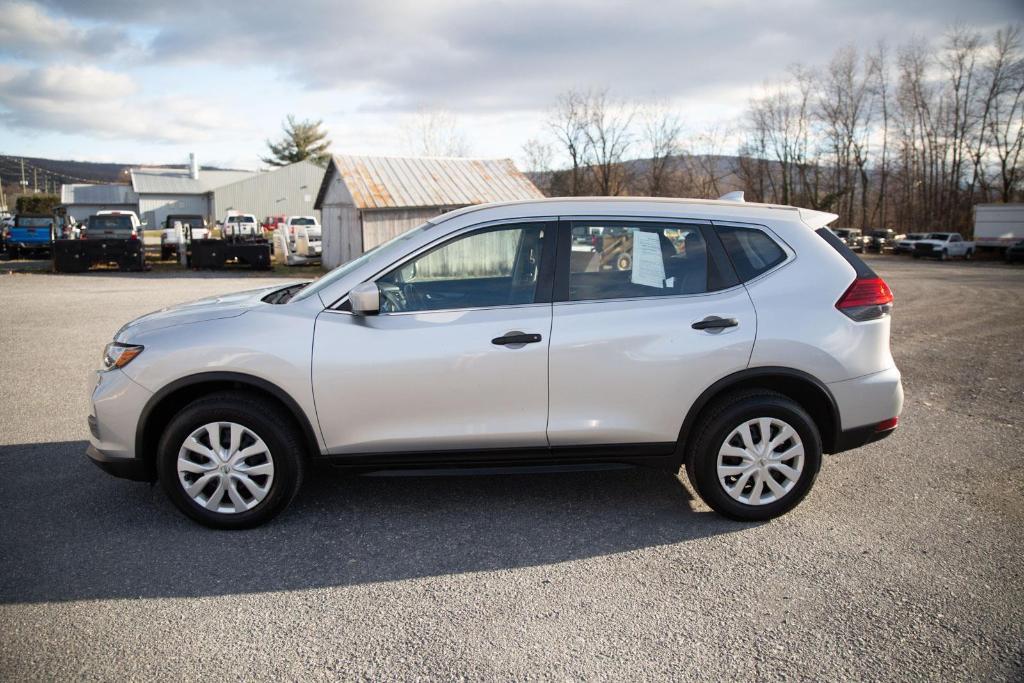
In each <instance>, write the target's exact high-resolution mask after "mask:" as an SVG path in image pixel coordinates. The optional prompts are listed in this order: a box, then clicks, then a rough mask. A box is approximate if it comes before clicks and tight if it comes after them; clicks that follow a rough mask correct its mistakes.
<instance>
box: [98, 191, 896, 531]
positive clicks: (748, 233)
mask: <svg viewBox="0 0 1024 683" xmlns="http://www.w3.org/2000/svg"><path fill="white" fill-rule="evenodd" d="M834 219H835V216H834V215H832V214H826V213H821V212H817V211H808V210H805V209H796V208H792V207H784V206H769V205H760V204H746V203H743V202H737V201H696V200H655V199H603V198H599V199H552V200H544V201H531V202H524V203H511V204H501V205H488V206H479V207H471V208H467V209H462V210H459V211H455V212H452V213H448V214H445V215H443V216H440V217H438V218H436V219H434V220H432V221H430V222H427V223H425V224H424V225H422V226H420V227H418V228H416V229H414V230H411V231H409V232H407V233H405V234H402V235H401V236H399V237H397V238H395V239H393V240H391V241H390V242H387V243H385V244H382V245H380V246H378V247H377V248H376V249H373V250H372V251H369V252H367V253H365V254H363V255H362V256H360V257H359V258H357V259H355V260H354V261H351V262H349V263H347V264H345V265H343V266H341V267H339V268H337V269H335V270H333V271H331V272H330V273H328V274H327V275H326V276H324V277H322V278H320V279H319V280H317V281H315V282H313V283H311V284H305V283H301V284H294V285H291V286H288V287H276V288H271V289H263V290H257V291H253V292H247V293H242V294H233V295H229V296H224V297H219V298H216V299H210V300H204V301H198V302H195V303H191V304H185V305H182V306H178V307H175V308H171V309H166V310H163V311H158V312H156V313H152V314H149V315H146V316H143V317H142V318H139V319H138V320H135V321H133V322H131V323H128V324H127V325H125V326H124V327H123V328H121V330H120V331H119V332H118V333H117V335H116V337H115V339H114V341H113V342H112V343H111V344H110V345H108V347H107V349H106V353H105V358H104V365H105V369H103V370H101V371H100V372H99V373H98V382H97V384H96V388H95V390H94V392H93V398H92V407H93V412H92V414H91V415H90V416H89V426H90V430H91V432H92V438H91V446H90V448H89V455H90V456H91V457H92V459H93V460H94V461H95V462H96V463H97V464H98V465H99V466H100V467H102V468H103V469H105V470H107V471H108V472H110V473H112V474H115V475H118V476H123V477H127V478H130V479H139V480H148V481H152V480H155V479H159V480H160V482H161V484H162V486H163V488H164V490H165V491H166V493H167V495H168V496H169V497H170V498H171V500H172V501H174V503H175V504H176V505H177V506H178V507H179V508H180V509H181V510H182V511H183V512H184V513H185V514H187V515H188V516H189V517H191V518H193V519H195V520H197V521H199V522H201V523H203V524H207V525H210V526H214V527H221V528H241V527H250V526H253V525H256V524H259V523H262V522H264V521H266V520H268V519H270V518H271V517H273V516H274V515H276V514H277V513H279V512H281V511H282V510H283V509H284V508H285V506H287V505H288V503H289V501H291V499H292V498H293V497H294V496H295V494H296V492H297V491H298V490H299V486H300V483H301V481H302V475H303V470H304V469H305V468H306V466H307V464H308V463H310V462H311V461H313V460H321V461H329V462H331V463H333V464H336V465H342V466H347V467H352V468H357V469H359V470H362V471H368V470H370V471H372V470H381V469H385V468H391V467H400V468H410V467H424V466H438V465H440V466H444V467H481V466H494V465H526V464H529V465H538V464H560V465H561V464H565V463H573V464H582V463H587V464H589V463H608V462H615V463H629V464H636V465H646V466H653V467H657V468H661V469H663V470H665V471H667V472H671V473H673V474H675V473H678V472H679V470H680V469H681V468H683V467H685V469H686V473H687V475H688V476H689V479H690V482H691V483H692V485H693V488H694V489H695V490H696V491H697V493H699V494H700V496H701V497H702V498H703V499H704V501H705V502H706V503H707V504H708V505H709V506H711V507H712V508H714V509H715V510H717V511H718V512H720V513H722V514H724V515H726V516H729V517H731V518H734V519H740V520H763V519H768V518H771V517H775V516H777V515H780V514H783V513H785V512H787V511H788V510H790V509H792V508H793V507H794V506H795V505H796V504H797V503H798V502H800V500H801V499H802V498H803V497H804V496H805V495H806V494H807V492H808V491H809V490H810V488H811V485H812V484H813V482H814V479H815V476H816V475H817V473H818V469H819V467H820V465H821V457H822V454H823V453H835V452H838V451H843V450H847V449H850V448H854V447H857V446H861V445H863V444H866V443H868V442H871V441H875V440H877V439H880V438H882V437H884V436H887V435H888V434H890V433H892V431H893V430H894V429H895V427H896V424H897V416H898V415H899V413H900V409H901V407H902V403H903V389H902V386H901V383H900V374H899V371H898V370H897V369H896V366H895V365H894V363H893V359H892V355H891V354H890V352H889V324H890V314H891V311H892V294H891V293H890V291H889V288H888V287H887V286H886V284H885V282H883V281H882V280H881V279H880V278H879V277H878V276H877V275H875V273H873V272H872V271H871V269H870V268H868V266H866V265H865V264H864V262H863V261H861V260H860V258H858V257H857V256H856V255H854V254H853V253H852V252H851V251H850V250H849V248H848V247H847V246H846V245H845V244H844V243H843V242H842V241H841V240H839V239H838V238H837V237H836V236H835V235H834V234H832V233H831V232H830V231H829V230H828V229H827V228H825V226H826V225H827V224H828V223H829V222H830V221H832V220H834ZM574 235H577V236H578V235H583V236H586V237H587V239H584V240H579V239H574ZM332 237H333V242H334V243H333V244H332ZM324 238H325V239H324V248H325V251H327V252H328V253H330V251H331V250H332V249H337V248H338V244H337V240H338V239H339V238H338V236H335V235H332V234H331V232H330V230H327V231H326V232H325V235H324Z"/></svg>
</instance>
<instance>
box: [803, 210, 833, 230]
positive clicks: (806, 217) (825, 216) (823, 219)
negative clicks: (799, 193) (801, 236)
mask: <svg viewBox="0 0 1024 683" xmlns="http://www.w3.org/2000/svg"><path fill="white" fill-rule="evenodd" d="M797 211H799V212H800V220H802V221H803V222H804V224H805V225H807V227H809V228H810V229H811V230H818V229H819V228H824V227H825V226H826V225H828V224H829V223H831V222H832V221H834V220H835V219H837V218H839V214H837V213H828V212H827V211H814V210H813V209H797Z"/></svg>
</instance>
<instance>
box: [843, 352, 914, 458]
mask: <svg viewBox="0 0 1024 683" xmlns="http://www.w3.org/2000/svg"><path fill="white" fill-rule="evenodd" d="M828 389H829V391H830V392H832V396H833V397H834V398H835V402H836V406H837V407H838V409H839V421H840V430H839V432H838V434H837V435H836V439H835V443H834V444H833V447H832V449H831V452H834V453H838V452H840V451H846V450H850V449H851V448H857V447H858V446H863V445H865V444H868V443H871V442H872V441H878V440H879V439H884V438H885V437H886V436H888V435H889V434H891V433H892V431H893V430H892V429H891V428H890V429H888V430H883V431H878V429H877V427H878V425H880V424H881V423H883V422H885V421H886V420H890V419H892V418H894V417H898V416H899V414H900V412H901V411H902V410H903V382H902V379H901V377H900V371H899V370H898V369H897V368H896V366H893V367H891V368H889V369H887V370H882V371H881V372H875V373H872V374H870V375H864V376H863V377H855V378H854V379H848V380H845V381H843V382H833V383H832V384H829V385H828Z"/></svg>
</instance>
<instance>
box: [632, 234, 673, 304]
mask: <svg viewBox="0 0 1024 683" xmlns="http://www.w3.org/2000/svg"><path fill="white" fill-rule="evenodd" d="M629 281H630V282H632V283H633V284H635V285H644V286H645V287H656V288H658V289H662V288H663V287H664V286H665V261H664V260H663V259H662V256H661V242H660V241H659V240H658V234H657V233H654V232H641V231H640V230H636V231H634V232H633V270H632V271H631V272H630V274H629Z"/></svg>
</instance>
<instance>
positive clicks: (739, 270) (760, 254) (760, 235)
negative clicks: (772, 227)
mask: <svg viewBox="0 0 1024 683" xmlns="http://www.w3.org/2000/svg"><path fill="white" fill-rule="evenodd" d="M716 230H717V231H718V236H719V237H720V238H721V240H722V244H723V245H724V246H725V251H726V253H728V254H729V258H730V259H731V260H732V265H733V268H735V269H736V275H738V276H739V278H740V281H742V282H746V281H748V280H753V279H754V278H755V277H757V276H758V275H760V274H761V273H765V272H767V271H769V270H771V269H772V268H774V267H775V266H777V265H779V264H780V263H782V262H783V261H785V260H786V252H784V251H783V250H782V247H780V246H779V245H778V244H776V243H775V241H774V240H773V239H772V238H771V237H769V236H768V235H767V234H765V233H764V232H763V231H761V230H757V229H755V228H731V227H718V228H716ZM826 232H828V233H829V235H830V236H831V237H832V239H834V240H836V241H837V242H839V241H840V240H839V238H838V237H836V236H835V235H834V234H833V233H832V232H831V231H828V230H827V229H826Z"/></svg>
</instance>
